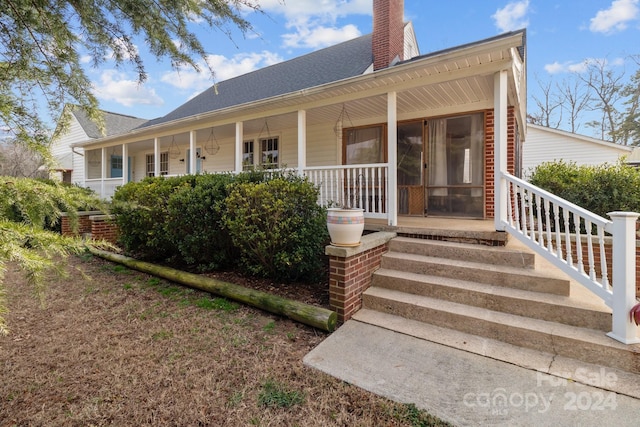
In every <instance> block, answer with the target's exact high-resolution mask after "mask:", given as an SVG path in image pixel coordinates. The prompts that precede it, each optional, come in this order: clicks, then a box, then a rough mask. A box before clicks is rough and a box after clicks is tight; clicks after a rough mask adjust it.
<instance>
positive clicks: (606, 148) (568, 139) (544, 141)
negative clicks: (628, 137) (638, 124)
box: [522, 123, 634, 176]
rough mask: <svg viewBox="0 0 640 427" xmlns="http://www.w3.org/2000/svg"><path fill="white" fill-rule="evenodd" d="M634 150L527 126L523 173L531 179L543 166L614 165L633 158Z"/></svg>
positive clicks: (599, 140)
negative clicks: (560, 162) (557, 163)
mask: <svg viewBox="0 0 640 427" xmlns="http://www.w3.org/2000/svg"><path fill="white" fill-rule="evenodd" d="M633 151H634V148H633V147H629V146H626V145H620V144H614V143H613V142H608V141H603V140H601V139H597V138H591V137H588V136H584V135H578V134H576V133H571V132H567V131H563V130H560V129H551V128H548V127H546V126H540V125H534V124H531V123H529V124H528V125H527V143H526V144H524V147H523V154H522V172H523V175H524V176H530V175H531V172H532V171H533V169H535V168H536V166H538V165H540V164H541V163H544V162H552V161H554V160H565V161H571V162H575V163H576V164H578V165H600V164H603V163H615V162H617V161H618V160H619V159H620V158H622V157H627V159H628V158H630V156H631V155H632V153H633Z"/></svg>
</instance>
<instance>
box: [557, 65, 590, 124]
mask: <svg viewBox="0 0 640 427" xmlns="http://www.w3.org/2000/svg"><path fill="white" fill-rule="evenodd" d="M557 89H558V92H560V94H561V97H562V99H563V101H564V102H563V103H562V105H561V108H562V110H563V111H566V117H567V120H568V121H569V130H570V131H571V132H572V133H576V132H577V131H578V129H579V128H580V118H581V117H582V113H583V112H584V111H585V110H586V109H587V108H589V102H590V100H591V97H590V95H589V91H588V90H587V87H585V85H584V83H583V82H582V81H581V80H579V79H577V78H575V77H573V78H567V79H564V80H563V81H562V83H560V84H558V86H557Z"/></svg>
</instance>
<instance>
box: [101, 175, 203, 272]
mask: <svg viewBox="0 0 640 427" xmlns="http://www.w3.org/2000/svg"><path fill="white" fill-rule="evenodd" d="M194 180H195V176H193V175H188V176H184V177H174V178H164V177H158V178H145V179H144V180H142V181H140V182H129V183H127V184H126V185H123V186H122V187H120V188H119V189H118V190H117V191H116V193H115V194H114V196H113V200H112V209H111V211H112V212H113V213H114V214H115V215H116V218H115V221H116V224H117V225H118V227H119V229H120V239H119V243H120V244H122V245H123V247H124V248H125V250H126V251H128V252H130V253H134V254H136V256H139V257H141V258H145V259H152V260H165V259H168V258H171V257H174V256H176V255H177V254H178V248H177V247H176V246H175V244H174V243H173V242H172V241H171V239H170V238H169V235H168V234H167V232H166V223H167V222H168V221H169V207H168V204H169V198H170V197H171V195H172V194H173V193H174V192H176V191H177V190H178V189H179V188H180V187H183V186H186V187H190V186H191V185H192V182H193V181H194Z"/></svg>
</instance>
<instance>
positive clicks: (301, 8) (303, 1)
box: [260, 0, 372, 49]
mask: <svg viewBox="0 0 640 427" xmlns="http://www.w3.org/2000/svg"><path fill="white" fill-rule="evenodd" d="M260 6H261V7H262V8H263V9H264V10H265V11H266V12H267V13H269V14H272V15H276V14H279V15H283V16H284V17H285V19H286V24H285V26H286V28H288V29H292V30H293V31H291V32H289V33H287V34H284V35H283V36H282V39H283V46H284V47H288V48H292V47H293V48H312V49H319V48H322V47H326V46H330V45H334V44H336V43H340V42H343V41H345V40H350V39H352V38H355V37H358V36H360V35H361V31H360V30H359V29H358V28H357V27H356V26H355V25H352V24H350V25H345V26H342V27H340V26H338V25H336V23H337V21H338V19H339V18H343V17H345V16H348V15H354V14H358V15H371V13H372V7H371V0H296V1H290V2H287V3H286V4H284V2H282V1H281V0H264V1H261V2H260Z"/></svg>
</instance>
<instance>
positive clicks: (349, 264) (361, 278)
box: [325, 232, 396, 322]
mask: <svg viewBox="0 0 640 427" xmlns="http://www.w3.org/2000/svg"><path fill="white" fill-rule="evenodd" d="M395 236H396V234H395V233H388V232H377V233H372V234H367V235H365V236H362V239H361V243H360V245H359V246H357V247H354V248H344V247H338V246H332V245H329V246H327V247H326V249H325V254H327V255H329V304H330V306H331V309H332V310H333V311H335V312H336V313H337V314H338V321H339V322H345V321H347V320H349V319H350V318H351V316H353V314H354V313H355V312H356V311H358V310H359V309H360V308H361V307H362V293H363V292H364V291H365V290H367V288H368V287H369V286H370V285H371V277H372V275H373V272H374V271H376V270H377V269H378V268H380V263H381V261H382V255H383V254H384V253H385V252H387V251H388V250H389V240H391V239H392V238H394V237H395Z"/></svg>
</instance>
